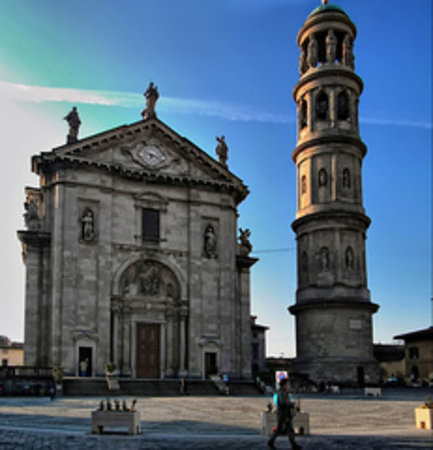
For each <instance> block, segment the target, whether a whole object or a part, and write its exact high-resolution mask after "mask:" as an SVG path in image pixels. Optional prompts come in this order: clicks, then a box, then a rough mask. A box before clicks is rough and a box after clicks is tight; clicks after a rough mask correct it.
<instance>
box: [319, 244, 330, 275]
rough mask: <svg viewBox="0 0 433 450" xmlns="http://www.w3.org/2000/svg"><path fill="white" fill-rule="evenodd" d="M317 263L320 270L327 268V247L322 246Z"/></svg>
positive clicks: (323, 270)
mask: <svg viewBox="0 0 433 450" xmlns="http://www.w3.org/2000/svg"><path fill="white" fill-rule="evenodd" d="M319 265H320V270H321V272H325V271H327V270H328V269H329V250H328V248H327V247H322V248H321V249H320V253H319Z"/></svg>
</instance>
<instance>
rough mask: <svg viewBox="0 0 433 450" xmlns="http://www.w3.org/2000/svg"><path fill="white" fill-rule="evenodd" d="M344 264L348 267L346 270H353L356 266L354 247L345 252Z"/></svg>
mask: <svg viewBox="0 0 433 450" xmlns="http://www.w3.org/2000/svg"><path fill="white" fill-rule="evenodd" d="M344 262H345V265H346V269H349V270H353V268H354V266H355V257H354V254H353V249H352V247H347V248H346V251H345V252H344Z"/></svg>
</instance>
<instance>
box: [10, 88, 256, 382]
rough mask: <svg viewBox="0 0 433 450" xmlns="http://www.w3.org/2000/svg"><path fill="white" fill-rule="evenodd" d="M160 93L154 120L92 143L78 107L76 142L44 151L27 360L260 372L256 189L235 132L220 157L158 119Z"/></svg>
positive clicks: (29, 286)
mask: <svg viewBox="0 0 433 450" xmlns="http://www.w3.org/2000/svg"><path fill="white" fill-rule="evenodd" d="M151 89H154V90H155V87H154V86H153V85H151V86H149V89H148V91H147V92H149V91H151ZM146 94H147V93H146ZM156 98H157V97H156ZM156 98H154V101H153V103H152V98H150V99H149V96H147V107H146V109H145V110H144V111H143V113H142V115H143V120H140V121H138V122H136V123H133V124H131V125H128V126H121V127H118V128H115V129H112V130H109V131H106V132H103V133H100V134H97V135H95V136H90V137H88V138H85V139H82V140H78V139H77V133H78V126H79V119H77V117H78V116H76V111H71V113H70V114H69V115H68V116H67V118H66V119H67V120H68V121H69V124H70V127H71V129H70V133H69V136H68V144H66V145H62V146H60V147H57V148H54V149H53V150H51V151H48V152H43V153H40V154H38V155H35V156H34V157H33V159H32V168H33V171H34V172H35V173H36V174H37V175H38V176H39V178H40V186H39V187H38V188H26V196H27V198H26V214H25V219H26V224H27V230H21V231H19V232H18V236H19V239H20V240H21V242H22V245H23V253H24V261H25V264H26V300H25V305H26V306H25V344H24V352H25V364H26V365H36V366H51V365H57V364H59V365H61V366H63V367H64V369H65V373H66V374H68V375H78V373H79V370H80V363H81V362H82V361H85V362H86V363H85V364H84V365H82V368H81V370H83V368H84V369H85V373H86V375H87V376H91V375H102V374H103V373H104V365H105V363H107V362H108V361H113V362H114V363H115V364H116V366H117V368H118V370H119V371H120V375H121V376H129V377H137V378H167V377H179V376H190V377H197V378H205V377H207V376H208V375H211V374H213V373H227V374H229V375H230V377H232V378H237V377H241V378H250V377H251V332H250V330H251V328H250V280H249V277H250V267H251V266H252V265H253V264H254V263H255V262H256V261H257V260H256V259H255V258H251V257H249V253H250V251H251V244H250V243H249V239H248V237H249V231H248V230H245V231H242V230H241V235H240V236H239V237H238V226H237V218H238V211H237V208H238V205H239V203H240V202H242V201H243V200H244V199H245V198H246V196H247V195H248V189H247V187H246V186H245V185H244V183H243V182H242V181H241V180H240V179H239V178H238V177H236V176H235V175H234V174H233V173H231V172H230V170H229V169H228V167H227V146H225V143H224V142H222V141H223V139H220V144H219V146H218V152H217V153H218V160H215V159H214V158H212V157H210V156H209V155H208V154H207V153H205V152H204V151H203V150H201V149H200V148H198V147H197V146H196V145H194V144H193V143H192V142H190V141H189V140H188V139H186V138H184V137H182V136H180V135H179V134H177V133H176V132H175V131H174V130H172V129H171V128H170V127H169V126H167V125H166V124H165V123H163V122H162V121H160V120H159V119H158V118H157V117H156V115H155V113H154V110H153V108H154V106H155V102H156ZM83 366H84V367H83Z"/></svg>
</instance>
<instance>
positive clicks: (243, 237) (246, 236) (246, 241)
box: [239, 228, 253, 256]
mask: <svg viewBox="0 0 433 450" xmlns="http://www.w3.org/2000/svg"><path fill="white" fill-rule="evenodd" d="M250 236H251V231H250V230H249V228H246V229H245V230H243V229H242V228H239V247H240V253H241V255H242V256H248V255H249V254H250V253H251V251H252V250H253V246H252V245H251V242H250Z"/></svg>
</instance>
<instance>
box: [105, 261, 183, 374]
mask: <svg viewBox="0 0 433 450" xmlns="http://www.w3.org/2000/svg"><path fill="white" fill-rule="evenodd" d="M111 311H112V349H113V359H114V361H115V362H116V365H117V366H118V367H119V368H120V372H121V374H122V375H125V376H132V377H136V378H164V377H172V376H177V375H181V374H183V373H184V372H185V353H186V348H185V347H186V339H185V327H186V318H187V315H188V306H187V302H185V301H182V300H181V285H180V282H179V280H178V277H177V276H176V275H175V273H174V271H173V270H171V269H170V268H169V267H168V266H167V265H165V264H163V263H161V262H159V261H156V260H151V259H142V260H136V261H135V262H132V263H131V264H130V265H128V266H127V267H126V268H125V269H124V270H123V272H122V273H121V275H120V277H119V279H118V286H117V294H116V295H113V297H112V301H111Z"/></svg>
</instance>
